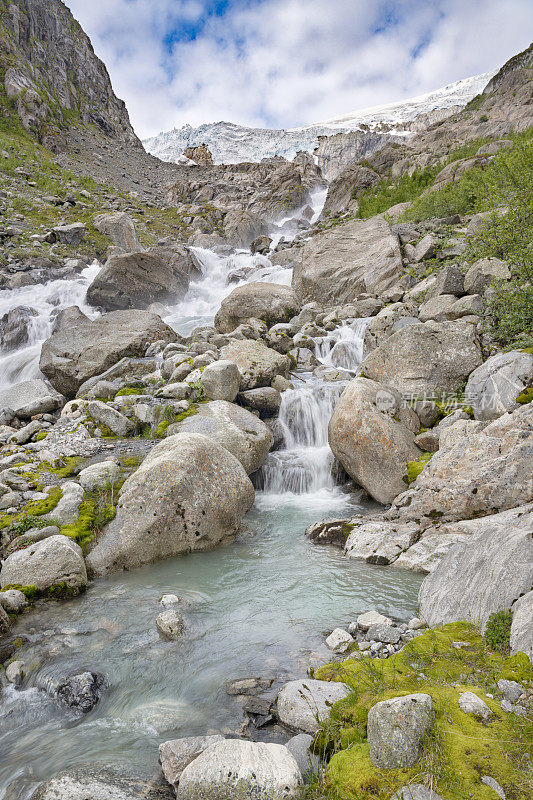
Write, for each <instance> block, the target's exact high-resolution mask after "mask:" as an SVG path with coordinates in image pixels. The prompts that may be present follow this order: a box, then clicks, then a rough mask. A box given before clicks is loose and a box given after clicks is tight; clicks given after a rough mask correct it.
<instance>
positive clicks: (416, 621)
mask: <svg viewBox="0 0 533 800" xmlns="http://www.w3.org/2000/svg"><path fill="white" fill-rule="evenodd" d="M407 627H408V629H409V630H410V631H419V630H421V628H427V623H426V622H424V620H423V619H420V617H413V619H411V620H409V623H408V625H407Z"/></svg>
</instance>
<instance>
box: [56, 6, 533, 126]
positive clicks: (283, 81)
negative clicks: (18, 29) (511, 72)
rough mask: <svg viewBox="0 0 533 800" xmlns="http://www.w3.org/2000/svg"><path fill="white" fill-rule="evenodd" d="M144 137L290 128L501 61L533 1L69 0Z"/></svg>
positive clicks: (532, 18) (515, 42)
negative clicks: (215, 127)
mask: <svg viewBox="0 0 533 800" xmlns="http://www.w3.org/2000/svg"><path fill="white" fill-rule="evenodd" d="M64 2H65V4H66V5H67V6H68V7H69V8H70V9H71V11H72V12H73V14H74V16H75V17H76V19H77V20H78V21H79V22H80V23H81V25H82V27H83V28H84V30H85V31H86V32H87V33H88V34H89V36H90V38H91V40H92V43H93V46H94V49H95V51H96V53H97V55H98V56H100V58H102V59H103V61H104V62H105V64H106V66H107V68H108V70H109V73H110V75H111V80H112V83H113V88H114V90H115V93H116V94H117V95H118V96H119V97H120V98H122V99H123V100H125V101H126V104H127V107H128V110H129V112H130V117H131V121H132V124H133V126H134V128H135V130H136V132H137V134H138V135H139V136H141V137H142V138H145V137H148V136H153V135H155V134H157V133H159V132H160V131H165V130H170V129H171V128H173V127H180V126H181V125H184V124H186V123H189V124H190V125H192V126H197V125H200V124H202V123H209V122H217V121H220V120H225V121H230V122H236V123H239V124H241V125H249V126H253V127H268V128H289V127H295V126H299V125H306V124H310V123H313V122H321V121H323V120H326V119H330V118H332V117H336V116H341V115H344V114H347V113H350V112H352V111H356V110H359V109H361V108H366V107H368V106H373V105H380V104H382V103H390V102H395V101H399V100H403V99H407V98H408V97H413V96H416V95H419V94H424V93H425V92H429V91H432V90H434V89H437V88H439V87H441V86H444V85H446V84H448V83H451V82H452V81H456V80H460V79H461V78H466V77H469V76H471V75H476V74H479V73H481V72H487V71H489V70H494V69H496V68H497V67H499V66H501V64H503V63H504V62H505V61H506V60H507V59H508V58H510V57H511V56H512V55H514V54H515V53H517V52H520V50H523V49H525V48H526V47H527V46H528V44H529V41H530V39H529V37H530V36H531V31H532V30H533V3H532V2H531V0H396V1H395V2H393V1H392V0H64Z"/></svg>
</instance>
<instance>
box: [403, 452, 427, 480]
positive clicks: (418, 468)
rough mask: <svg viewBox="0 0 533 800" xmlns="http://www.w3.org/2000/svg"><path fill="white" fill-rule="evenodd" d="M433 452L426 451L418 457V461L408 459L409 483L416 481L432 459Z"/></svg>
mask: <svg viewBox="0 0 533 800" xmlns="http://www.w3.org/2000/svg"><path fill="white" fill-rule="evenodd" d="M432 455H433V453H424V455H423V456H422V457H421V458H419V459H418V461H408V462H407V483H413V482H414V481H416V479H417V478H418V476H419V475H420V473H421V472H422V470H423V469H424V467H425V466H426V464H427V463H428V461H429V460H430V459H431V457H432Z"/></svg>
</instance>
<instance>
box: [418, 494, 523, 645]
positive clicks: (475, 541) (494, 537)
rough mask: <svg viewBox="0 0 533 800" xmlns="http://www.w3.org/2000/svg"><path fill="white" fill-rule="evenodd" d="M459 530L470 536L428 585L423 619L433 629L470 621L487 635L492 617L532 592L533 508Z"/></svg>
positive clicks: (469, 522)
mask: <svg viewBox="0 0 533 800" xmlns="http://www.w3.org/2000/svg"><path fill="white" fill-rule="evenodd" d="M456 527H458V528H459V529H460V530H461V531H462V532H463V533H467V534H470V535H469V536H468V537H467V538H466V539H465V541H464V542H463V543H461V544H457V545H456V546H455V547H452V548H451V549H450V550H449V551H448V553H447V554H446V555H445V556H444V558H443V559H442V561H441V562H440V564H439V565H438V566H437V567H436V568H435V569H434V570H433V572H431V573H430V574H429V575H428V576H427V577H426V578H425V579H424V582H423V583H422V586H421V587H420V593H419V598H418V600H419V606H420V616H421V617H422V618H423V619H425V620H426V622H427V623H428V624H429V625H430V626H432V627H433V626H435V625H440V624H442V623H446V622H455V621H456V620H468V621H470V622H473V623H474V624H475V625H479V626H480V628H481V630H482V631H484V630H485V626H486V623H487V620H488V618H489V616H490V615H491V614H492V613H494V612H496V611H508V610H509V609H510V608H511V605H512V603H513V602H514V601H515V600H516V598H518V597H520V595H521V594H524V593H525V592H528V591H529V590H530V589H531V577H532V575H533V503H529V504H528V505H526V506H521V507H520V508H513V509H511V510H509V511H503V512H501V513H500V514H493V515H492V516H490V517H482V518H481V519H476V520H467V521H465V522H462V523H460V524H459V525H458V526H456Z"/></svg>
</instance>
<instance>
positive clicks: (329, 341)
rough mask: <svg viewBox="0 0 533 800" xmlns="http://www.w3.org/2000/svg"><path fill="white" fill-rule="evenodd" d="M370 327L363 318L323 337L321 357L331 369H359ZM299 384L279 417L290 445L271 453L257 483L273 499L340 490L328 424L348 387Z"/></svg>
mask: <svg viewBox="0 0 533 800" xmlns="http://www.w3.org/2000/svg"><path fill="white" fill-rule="evenodd" d="M367 324H368V320H367V319H357V320H355V321H354V322H353V323H352V324H350V325H343V326H341V327H340V328H337V329H336V330H334V331H332V332H331V333H329V334H328V335H327V336H324V337H320V338H319V339H317V342H316V346H315V356H316V358H317V359H318V360H319V361H320V362H321V363H322V364H324V365H325V366H335V367H342V368H343V369H346V370H350V371H351V372H353V371H355V370H356V369H357V367H358V366H359V364H360V363H361V361H362V357H363V340H364V332H365V328H366V326H367ZM294 383H295V384H296V385H295V387H294V389H288V390H287V391H285V392H284V393H283V395H282V401H281V408H280V413H279V422H280V425H281V427H282V430H283V435H284V440H285V441H284V447H283V449H282V450H278V451H276V452H274V453H271V454H270V455H269V457H268V459H267V461H266V463H265V464H264V466H263V469H262V471H261V475H260V476H259V478H258V480H257V482H258V484H259V485H260V486H261V487H262V488H263V491H264V492H265V494H267V495H278V496H279V495H284V494H285V495H304V494H307V495H308V494H316V493H317V492H328V491H329V492H334V490H335V479H334V476H333V473H332V466H333V461H334V459H333V453H332V452H331V450H330V448H329V445H328V424H329V420H330V419H331V415H332V414H333V409H334V408H335V405H336V403H337V401H338V399H339V397H340V395H341V394H342V391H343V389H344V387H345V383H344V382H343V381H341V382H339V381H335V382H326V381H324V380H322V379H320V378H318V377H316V376H315V375H312V374H310V373H302V374H300V375H296V376H295V380H294Z"/></svg>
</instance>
